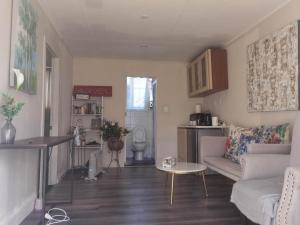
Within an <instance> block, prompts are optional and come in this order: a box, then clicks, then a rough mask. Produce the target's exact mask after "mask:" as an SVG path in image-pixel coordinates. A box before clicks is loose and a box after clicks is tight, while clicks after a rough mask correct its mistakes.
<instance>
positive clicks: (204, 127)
mask: <svg viewBox="0 0 300 225" xmlns="http://www.w3.org/2000/svg"><path fill="white" fill-rule="evenodd" d="M178 128H188V129H223V128H226V127H224V126H192V125H180V126H178Z"/></svg>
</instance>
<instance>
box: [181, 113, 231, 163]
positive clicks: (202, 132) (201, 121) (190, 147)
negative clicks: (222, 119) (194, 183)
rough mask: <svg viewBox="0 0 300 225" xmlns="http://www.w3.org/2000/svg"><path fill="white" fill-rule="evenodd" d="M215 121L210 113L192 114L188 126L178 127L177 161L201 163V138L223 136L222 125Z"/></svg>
mask: <svg viewBox="0 0 300 225" xmlns="http://www.w3.org/2000/svg"><path fill="white" fill-rule="evenodd" d="M213 120H214V121H213ZM217 120H218V119H217V117H212V114H211V113H192V114H191V115H190V124H189V125H181V126H178V128H177V141H178V143H177V146H178V148H177V149H178V152H177V157H178V161H180V162H193V163H201V160H202V157H201V137H202V136H224V135H225V126H224V124H222V123H219V122H218V121H217ZM213 122H214V123H213Z"/></svg>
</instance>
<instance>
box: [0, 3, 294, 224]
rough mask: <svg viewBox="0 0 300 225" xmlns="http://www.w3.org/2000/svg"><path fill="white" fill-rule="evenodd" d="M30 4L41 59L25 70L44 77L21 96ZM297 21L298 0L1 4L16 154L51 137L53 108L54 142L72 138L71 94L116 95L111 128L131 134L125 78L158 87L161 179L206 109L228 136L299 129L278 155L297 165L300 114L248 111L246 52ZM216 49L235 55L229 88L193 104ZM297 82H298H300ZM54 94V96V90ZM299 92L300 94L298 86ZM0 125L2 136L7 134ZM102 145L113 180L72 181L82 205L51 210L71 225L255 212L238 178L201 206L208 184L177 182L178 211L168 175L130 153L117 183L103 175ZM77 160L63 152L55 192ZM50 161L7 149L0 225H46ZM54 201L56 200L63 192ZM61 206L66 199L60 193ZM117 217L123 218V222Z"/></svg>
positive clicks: (200, 219)
mask: <svg viewBox="0 0 300 225" xmlns="http://www.w3.org/2000/svg"><path fill="white" fill-rule="evenodd" d="M22 4H28V5H30V7H32V10H29V12H28V11H27V13H29V14H31V15H34V16H32V17H30V19H31V20H32V21H31V24H35V26H33V27H31V28H32V29H33V28H35V29H34V30H35V32H34V33H35V35H33V38H34V42H31V43H30V44H31V48H34V50H35V51H34V56H33V55H31V56H27V58H29V59H30V60H32V61H34V63H32V64H31V65H33V67H34V68H35V70H36V74H35V78H30V79H31V80H30V82H28V80H29V78H26V77H25V83H24V81H23V82H21V84H20V86H18V82H19V80H18V79H17V72H16V71H12V68H13V65H14V64H16V61H18V60H19V61H22V59H18V60H16V57H15V55H17V52H18V51H17V50H16V46H17V44H16V43H18V41H19V42H20V43H21V41H20V39H22V37H21V36H20V35H19V36H18V31H20V30H21V31H23V32H24V30H25V28H20V27H22V12H21V11H20V9H19V8H20V5H22ZM30 7H29V8H30ZM25 8H26V7H25ZM27 9H28V8H27ZM299 9H300V2H299V1H297V0H275V1H274V0H268V1H263V2H262V1H259V0H255V1H253V0H252V1H243V2H241V1H237V0H229V1H208V0H205V1H196V0H168V1H146V0H141V1H118V0H114V1H109V0H84V1H71V0H64V1H59V0H52V1H44V0H2V1H1V2H0V18H1V19H0V27H1V29H2V35H1V38H0V49H1V52H0V77H1V82H0V93H4V94H8V96H10V97H13V98H14V99H15V101H16V102H20V103H24V105H22V106H21V107H20V108H21V110H20V112H19V113H18V115H17V116H16V117H14V118H13V120H12V123H13V125H14V127H15V128H16V137H15V139H16V143H17V142H18V141H19V140H22V139H27V138H32V137H40V136H43V135H44V134H45V127H46V123H45V121H46V117H47V113H46V111H45V109H46V108H47V104H48V103H47V102H49V101H50V102H51V124H48V125H49V130H51V132H50V133H51V136H61V137H62V136H66V135H70V134H71V133H70V132H71V126H72V117H73V116H74V115H73V114H74V107H73V105H72V104H73V102H72V98H74V86H97V87H99V86H100V87H111V88H112V95H111V96H110V97H104V98H103V105H104V109H103V116H104V118H105V119H107V120H109V121H113V122H118V123H119V125H120V126H121V127H125V125H126V117H125V114H126V113H127V111H126V100H127V99H126V92H127V90H126V78H127V77H130V76H134V77H140V76H146V77H149V78H153V79H155V80H156V81H157V93H156V98H157V101H156V119H155V126H154V127H155V136H156V139H155V162H156V165H157V166H158V167H159V165H161V163H162V161H163V160H164V159H165V158H167V157H172V158H178V143H177V137H178V134H177V128H178V127H179V126H180V125H188V123H189V119H190V118H189V116H190V114H191V113H193V112H195V105H201V108H202V109H201V110H202V111H203V112H211V113H212V116H214V117H216V116H217V117H218V119H219V122H220V121H224V123H225V124H226V127H227V126H229V125H230V124H234V125H236V126H241V127H252V128H253V127H260V126H269V127H270V126H277V125H281V124H290V127H291V132H290V133H289V143H281V144H284V145H285V146H284V148H285V149H284V150H278V151H283V152H285V153H284V154H285V155H289V153H290V151H291V150H290V147H289V144H290V143H292V145H293V144H294V143H295V140H294V139H292V135H293V132H292V130H293V126H294V124H295V121H296V117H297V114H298V112H297V111H298V110H299V102H296V103H295V104H294V105H293V107H291V108H277V109H271V110H268V109H265V110H262V109H259V110H257V109H256V110H249V83H248V75H249V74H248V70H249V58H248V55H247V51H248V48H249V46H251V44H253V43H254V42H257V41H260V40H264V38H266V37H269V36H270V35H271V36H272V35H274V36H276V34H277V33H278V32H279V33H280V31H282V29H284V28H285V27H287V26H289V25H290V24H295V23H296V22H297V20H298V19H299V17H300V12H299ZM211 12H214V13H211ZM23 17H24V15H23ZM25 17H26V16H25ZM297 29H298V27H297ZM31 31H32V30H31ZM297 32H298V30H297ZM21 33H22V32H21ZM297 37H298V33H297ZM27 38H28V37H27ZM32 43H35V44H32ZM297 44H298V42H297ZM209 48H218V49H224V50H226V58H227V60H226V61H227V68H228V69H227V70H228V71H227V74H228V88H226V89H225V90H222V91H219V92H216V93H212V94H209V95H207V96H205V97H199V96H196V97H192V98H191V97H190V96H189V94H188V75H187V66H188V65H190V63H191V62H192V61H193V60H194V59H196V58H197V57H198V56H199V55H201V54H202V53H203V52H204V51H205V50H207V49H209ZM297 51H298V50H297ZM48 53H49V55H51V56H50V59H51V60H50V61H51V63H50V64H51V66H50V67H48V64H47V60H46V59H47V57H48ZM297 57H298V55H297ZM289 60H291V58H289ZM297 63H298V61H297ZM297 65H298V64H297ZM296 68H297V70H298V67H296ZM48 72H49V73H48ZM12 74H13V76H12ZM48 79H49V80H48ZM296 79H297V81H298V79H299V78H298V74H297V78H296ZM21 80H22V79H21ZM50 80H51V82H50ZM49 83H51V85H52V86H51V88H52V89H51V91H49V90H48V89H47V85H48V84H49ZM49 85H50V84H49ZM293 87H294V88H295V89H296V92H298V82H296V83H295V84H294V86H293ZM277 88H278V87H277ZM46 96H48V97H46ZM277 97H278V96H277ZM296 97H297V99H298V97H299V96H298V95H297V96H296ZM49 99H50V100H49ZM290 99H292V98H290ZM2 101H3V99H2ZM1 104H3V102H1ZM1 106H2V105H1ZM1 114H2V115H3V113H1ZM2 115H1V117H0V122H1V127H3V126H4V125H5V123H6V120H5V116H2ZM86 117H87V116H84V118H86ZM82 120H83V119H82ZM224 126H225V125H224ZM132 132H133V131H131V134H132ZM72 134H73V133H72ZM128 136H129V135H128ZM75 141H76V140H75ZM1 142H2V143H3V141H2V140H1ZM208 142H209V140H208ZM214 143H217V142H214ZM104 145H105V147H104V151H103V154H102V156H101V157H102V162H103V164H104V166H103V167H104V168H105V169H104V171H105V172H104V173H101V175H100V176H98V177H97V179H98V180H97V181H90V180H84V179H80V181H77V180H75V183H74V196H73V204H56V205H55V204H54V205H53V204H52V205H51V207H52V206H55V207H59V208H62V209H64V210H65V211H66V213H67V214H68V217H70V219H71V223H72V224H148V225H150V224H181V225H182V224H242V221H241V218H240V214H239V213H240V211H242V214H245V213H246V212H243V210H242V209H240V208H238V207H236V206H235V205H234V204H232V203H230V196H231V192H232V186H233V184H234V183H235V182H236V181H235V180H232V178H227V177H226V176H223V175H224V174H223V175H219V174H218V175H216V174H215V173H214V174H212V175H211V174H208V175H205V179H206V183H207V193H208V197H207V198H206V199H203V198H202V197H201V196H202V194H203V193H204V188H203V187H202V186H201V187H200V188H199V184H198V183H200V182H201V180H200V178H195V176H182V177H181V176H178V179H177V176H176V179H175V193H174V200H173V201H174V202H173V204H172V205H171V204H169V201H170V199H169V198H170V193H169V192H170V190H169V189H170V185H167V187H165V185H164V181H165V173H164V172H161V171H159V170H157V168H156V167H155V166H152V167H124V164H125V161H126V150H124V149H123V150H121V151H120V152H119V153H120V154H119V156H118V157H119V160H120V166H121V169H120V171H119V169H118V168H116V167H117V164H115V163H114V162H113V164H112V168H109V169H106V167H107V166H108V164H109V162H110V160H111V156H112V154H111V152H110V151H109V150H108V149H107V146H106V142H104ZM212 145H213V144H210V146H212ZM51 148H52V147H51ZM68 148H69V145H68V143H67V142H66V143H62V144H60V145H59V146H58V147H54V148H53V152H52V151H51V152H52V155H50V156H51V159H50V161H49V173H48V174H47V176H46V177H47V178H48V180H47V183H48V184H58V185H57V186H58V187H59V185H60V184H61V183H62V185H65V183H64V182H67V184H69V183H68V176H67V175H66V174H68V171H70V159H69V158H68V157H69V155H68V154H69V152H68ZM208 148H211V147H208ZM275 148H276V147H275ZM292 151H293V149H292ZM41 152H42V151H37V149H30V148H29V149H28V148H27V149H25V148H24V149H21V150H20V149H14V148H13V147H11V148H9V149H5V148H4V147H3V146H2V145H1V151H0V161H1V163H0V177H1V180H2V185H1V187H0V199H1V203H0V215H1V219H0V224H3V225H15V224H16V225H17V224H22V221H23V224H39V222H40V221H42V219H41V214H42V212H41V209H42V208H43V202H44V199H42V200H41V201H39V200H40V199H39V197H41V196H40V194H41V195H42V194H43V193H42V191H41V192H39V191H40V190H39V188H41V187H42V186H43V184H42V183H41V178H42V175H41V174H42V172H41V171H42V170H41V168H40V167H41V166H43V165H44V164H42V163H41V160H42V159H41ZM84 156H86V157H87V160H84V162H83V166H86V165H85V164H86V162H87V161H88V158H89V155H88V154H87V155H85V153H84ZM76 157H79V156H77V154H76V155H75V165H76V162H77V161H76V160H77V159H78V158H76ZM72 159H73V158H72ZM280 160H282V161H278V162H282V165H281V166H278V168H277V170H279V169H281V167H287V166H288V165H289V164H287V165H286V164H285V163H286V160H285V159H284V160H283V159H281V158H280ZM275 162H277V161H276V160H274V161H272V163H273V164H274V163H275ZM90 163H91V162H90ZM207 166H208V167H209V165H207ZM277 170H276V171H277ZM274 171H275V170H274ZM274 171H271V172H274ZM276 171H275V172H276ZM217 172H218V173H220V171H217ZM262 174H263V173H262ZM272 175H275V174H272ZM282 176H283V173H282ZM77 178H78V177H77V174H75V179H77ZM201 179H202V177H201ZM205 179H204V180H205ZM170 180H171V179H168V181H170ZM198 180H199V182H198ZM170 182H171V181H170ZM282 182H283V180H282ZM76 185H78V186H76ZM130 185H133V186H134V187H132V186H130ZM200 185H202V183H200ZM54 186H56V185H54ZM63 187H64V188H65V189H63V190H64V191H63V194H62V195H63V197H66V196H68V194H69V192H70V190H69V187H68V186H67V187H65V186H63ZM198 189H199V190H198ZM50 190H51V191H53V190H54V192H55V187H54V188H53V189H50ZM133 192H134V193H133ZM49 193H50V192H49ZM143 193H145V195H144V194H143ZM50 194H51V193H50ZM52 194H53V195H54V196H56V195H57V196H60V194H61V193H56V192H55V193H52ZM64 195H66V196H64ZM151 195H153V197H152V198H150V196H151ZM57 196H56V197H57ZM117 202H120V205H118V203H117ZM130 203H132V204H130ZM156 207H157V209H156ZM49 209H50V206H49V205H48V206H46V210H49ZM114 209H115V210H116V214H119V215H118V216H116V215H114ZM295 210H296V211H294V212H293V215H292V216H291V217H292V218H293V220H289V221H293V222H287V223H281V224H291V225H294V224H298V223H297V222H299V220H297V218H296V219H294V217H293V216H294V214H297V212H299V206H298V208H295ZM297 210H298V211H297ZM201 211H202V212H203V213H202V214H201ZM59 213H61V212H59ZM185 214H186V216H184V215H185ZM298 214H299V213H298ZM97 215H98V216H97ZM114 216H115V217H114ZM289 216H290V214H289ZM245 217H247V218H248V219H250V220H252V221H253V219H252V215H250V216H249V215H243V216H242V219H243V218H245ZM275 217H276V216H274V218H275ZM47 221H48V222H49V220H46V221H45V222H47ZM295 221H296V222H295ZM64 222H65V221H63V222H61V224H64ZM247 222H248V223H251V222H250V221H247ZM253 222H256V223H257V221H253ZM48 224H50V223H48ZM65 224H67V223H66V222H65ZM266 224H267V223H266ZM269 224H271V223H269ZM277 224H278V225H279V222H278V221H277ZM281 224H280V225H281Z"/></svg>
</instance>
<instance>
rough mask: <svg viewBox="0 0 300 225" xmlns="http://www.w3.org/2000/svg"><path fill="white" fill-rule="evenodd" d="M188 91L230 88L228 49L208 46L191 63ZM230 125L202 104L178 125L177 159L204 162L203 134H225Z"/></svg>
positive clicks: (194, 93)
mask: <svg viewBox="0 0 300 225" xmlns="http://www.w3.org/2000/svg"><path fill="white" fill-rule="evenodd" d="M187 76H188V77H187V78H188V79H187V80H188V95H189V97H190V98H197V97H205V96H208V95H211V94H214V93H216V92H220V91H224V90H227V89H228V68H227V53H226V50H224V49H219V48H212V49H207V50H206V51H204V52H203V53H202V54H200V55H199V56H198V57H196V58H195V59H194V60H193V61H191V62H190V63H189V64H188V66H187ZM225 128H226V125H225V123H224V122H223V121H221V120H219V118H218V117H217V116H215V115H213V113H212V112H209V111H205V110H202V107H201V104H197V105H195V110H194V112H193V113H191V114H190V116H189V122H188V123H187V124H184V125H180V126H178V128H177V146H178V147H177V151H178V152H177V160H178V161H180V162H193V163H201V160H202V157H201V137H203V136H224V135H225V132H226V129H225Z"/></svg>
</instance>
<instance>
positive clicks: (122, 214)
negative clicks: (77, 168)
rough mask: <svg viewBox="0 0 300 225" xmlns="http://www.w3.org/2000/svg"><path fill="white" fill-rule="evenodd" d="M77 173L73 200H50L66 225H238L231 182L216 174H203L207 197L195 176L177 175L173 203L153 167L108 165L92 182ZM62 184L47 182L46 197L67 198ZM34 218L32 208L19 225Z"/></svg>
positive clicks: (28, 223)
mask: <svg viewBox="0 0 300 225" xmlns="http://www.w3.org/2000/svg"><path fill="white" fill-rule="evenodd" d="M79 177H80V175H78V173H77V179H76V181H75V187H74V200H73V204H69V205H68V204H65V205H55V206H56V207H60V208H63V209H65V210H66V211H67V213H68V215H69V216H70V218H71V224H72V225H240V224H241V219H240V214H239V211H238V210H237V209H236V207H235V206H234V205H233V204H231V203H230V202H229V198H230V193H231V188H232V184H233V182H232V181H231V180H229V179H227V178H225V177H223V176H220V175H208V176H206V180H207V188H208V194H209V197H208V198H207V199H205V198H203V186H202V182H201V177H199V176H194V175H180V176H177V177H176V184H175V195H174V203H173V206H170V205H169V200H170V187H169V186H165V181H166V175H165V173H163V172H161V171H158V170H156V169H155V168H154V167H142V168H138V167H136V168H124V169H122V170H121V172H118V170H117V169H110V170H109V171H108V172H107V173H105V174H104V175H102V176H101V178H100V179H99V180H98V181H97V182H91V181H84V180H82V179H79ZM68 183H69V179H65V180H64V181H63V182H62V183H61V184H59V185H57V186H55V187H53V188H52V189H51V190H50V192H49V194H48V196H49V200H53V199H55V198H60V199H64V198H67V197H68V195H69V193H68V191H69V190H68V188H69V186H68ZM52 206H54V205H52ZM39 217H40V215H39V213H37V212H33V213H31V214H30V215H29V216H28V218H26V219H25V221H24V222H23V223H22V225H37V224H38V223H39ZM61 224H69V223H61Z"/></svg>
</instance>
